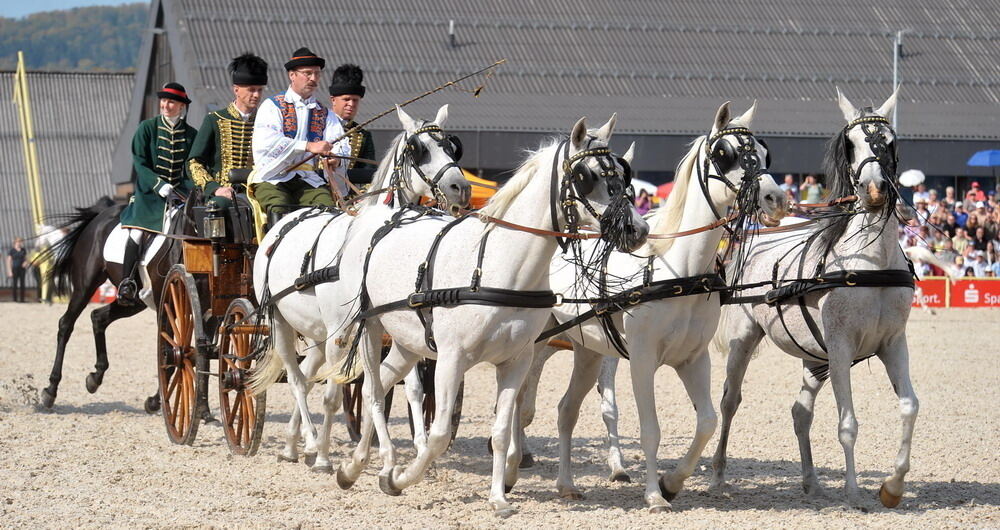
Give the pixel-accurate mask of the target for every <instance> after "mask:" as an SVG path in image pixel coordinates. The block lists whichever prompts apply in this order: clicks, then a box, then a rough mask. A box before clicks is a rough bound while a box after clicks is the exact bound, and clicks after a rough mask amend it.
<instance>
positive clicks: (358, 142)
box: [344, 120, 375, 169]
mask: <svg viewBox="0 0 1000 530" xmlns="http://www.w3.org/2000/svg"><path fill="white" fill-rule="evenodd" d="M357 125H358V124H357V123H355V122H354V120H351V121H348V122H346V123H344V130H345V131H347V130H350V129H351V127H356V126H357ZM348 138H349V139H350V141H351V156H354V157H358V158H367V159H368V160H375V142H373V141H372V133H370V132H368V131H367V130H365V129H361V130H360V131H358V132H355V133H351V134H350V135H349V136H348ZM368 167H375V166H372V165H371V164H365V163H364V162H358V161H357V160H351V165H350V166H347V168H348V169H359V168H368Z"/></svg>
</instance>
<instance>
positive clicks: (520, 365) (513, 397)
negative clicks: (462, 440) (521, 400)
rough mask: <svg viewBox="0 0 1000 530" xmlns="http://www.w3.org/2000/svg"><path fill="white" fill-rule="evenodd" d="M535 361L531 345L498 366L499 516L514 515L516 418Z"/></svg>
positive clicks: (495, 484)
mask: <svg viewBox="0 0 1000 530" xmlns="http://www.w3.org/2000/svg"><path fill="white" fill-rule="evenodd" d="M533 358H534V355H532V348H531V345H528V346H527V347H525V348H524V350H523V351H521V352H520V354H519V355H518V356H517V357H515V358H513V359H509V360H507V361H506V362H503V363H501V364H499V365H498V366H497V401H496V403H497V412H496V421H494V422H493V432H492V438H493V481H492V484H491V485H490V505H491V506H492V507H493V513H494V514H495V515H497V516H498V517H507V516H509V515H511V514H513V513H514V508H513V507H512V506H511V505H510V503H508V502H507V498H506V495H507V493H508V492H510V490H511V489H513V487H514V484H515V483H516V482H517V472H518V464H519V463H520V462H521V446H520V441H519V440H515V439H513V438H514V437H513V436H512V434H513V427H514V422H515V421H518V422H520V420H519V419H517V417H516V416H515V414H516V413H517V412H518V410H517V409H518V407H517V394H518V392H519V391H520V390H521V385H522V384H523V383H524V377H525V376H526V375H528V369H529V368H531V363H532V359H533ZM449 435H450V433H449ZM446 447H447V446H446Z"/></svg>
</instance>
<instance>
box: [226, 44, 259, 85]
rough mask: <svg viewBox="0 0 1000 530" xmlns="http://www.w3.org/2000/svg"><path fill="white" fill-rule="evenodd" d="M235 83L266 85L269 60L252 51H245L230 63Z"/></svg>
mask: <svg viewBox="0 0 1000 530" xmlns="http://www.w3.org/2000/svg"><path fill="white" fill-rule="evenodd" d="M229 75H230V76H231V77H232V79H233V84H234V85H266V84H267V62H266V61H264V59H261V58H260V57H257V56H256V55H254V54H252V53H249V52H247V53H244V54H243V55H240V56H239V57H237V58H235V59H233V62H231V63H229Z"/></svg>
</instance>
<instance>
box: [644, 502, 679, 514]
mask: <svg viewBox="0 0 1000 530" xmlns="http://www.w3.org/2000/svg"><path fill="white" fill-rule="evenodd" d="M672 511H673V509H671V508H670V506H667V505H663V504H657V505H656V506H650V507H649V513H668V512H672Z"/></svg>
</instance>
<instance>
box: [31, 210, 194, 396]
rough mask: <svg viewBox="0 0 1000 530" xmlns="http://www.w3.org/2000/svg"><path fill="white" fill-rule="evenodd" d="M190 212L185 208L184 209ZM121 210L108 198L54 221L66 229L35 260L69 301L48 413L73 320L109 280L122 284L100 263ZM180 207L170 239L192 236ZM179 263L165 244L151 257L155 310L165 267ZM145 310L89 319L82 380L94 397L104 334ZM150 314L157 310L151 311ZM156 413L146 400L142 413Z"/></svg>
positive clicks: (116, 270)
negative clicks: (46, 266)
mask: <svg viewBox="0 0 1000 530" xmlns="http://www.w3.org/2000/svg"><path fill="white" fill-rule="evenodd" d="M188 206H190V204H189V205H188ZM124 208H125V205H124V204H116V203H115V202H114V201H112V200H111V199H110V198H108V197H103V198H101V199H100V200H99V201H98V202H97V203H95V204H94V205H93V206H89V207H87V208H77V212H76V213H75V214H67V215H63V216H56V217H55V219H54V221H55V223H56V224H58V226H59V228H65V229H68V230H69V231H68V233H67V234H66V236H65V237H63V238H62V239H61V240H60V241H59V242H58V243H57V244H55V245H53V246H52V247H50V248H49V249H48V250H47V251H46V252H45V253H43V254H42V255H41V256H39V259H40V260H44V259H51V260H52V262H53V263H52V269H51V271H50V272H49V274H50V278H51V279H52V280H53V284H54V291H55V293H56V294H57V295H68V296H69V297H70V301H69V306H68V307H67V308H66V312H65V313H63V316H62V317H61V318H60V319H59V335H58V338H57V341H56V358H55V361H54V363H53V365H52V373H51V374H50V375H49V386H48V387H47V388H45V389H43V390H42V396H41V397H42V404H43V405H45V407H46V408H51V407H52V405H53V404H54V403H55V400H56V394H57V391H58V389H59V381H60V380H62V365H63V356H64V355H65V353H66V343H67V342H69V338H70V335H72V334H73V327H74V325H75V324H76V320H77V318H79V317H80V313H82V312H83V310H84V308H85V307H86V306H87V303H88V302H89V301H90V297H91V295H93V293H94V291H95V290H97V288H98V287H99V286H100V285H101V284H102V283H104V281H105V280H107V279H110V280H111V282H112V283H113V284H115V285H118V284H119V283H120V282H121V279H122V265H121V264H120V263H111V262H107V261H105V260H104V243H105V241H107V239H108V236H109V235H110V234H111V232H112V231H113V230H114V229H115V226H117V225H118V222H119V219H118V216H119V214H121V212H122V210H123V209H124ZM188 211H189V208H187V207H185V208H184V211H183V213H182V214H181V215H179V216H177V219H179V221H178V222H176V223H174V226H175V228H174V229H173V230H171V232H172V233H193V223H192V222H191V220H190V219H191V217H190V216H189V215H188ZM179 261H180V245H176V244H174V240H172V239H168V240H167V242H166V243H165V244H164V245H163V247H162V248H161V250H160V251H159V252H157V255H156V257H155V258H154V259H153V260H152V262H151V263H150V264H149V265H148V267H147V268H148V271H149V277H150V280H151V282H152V285H151V286H143V287H150V288H151V289H152V294H153V300H154V304H155V306H159V302H160V300H159V299H160V293H161V291H162V286H163V285H162V284H163V279H164V277H165V276H166V273H167V271H168V270H169V269H170V266H171V265H172V264H174V263H178V262H179ZM145 308H146V305H145V304H144V303H142V302H140V303H138V304H135V305H123V304H121V303H119V302H118V300H115V301H114V302H111V303H110V304H107V305H105V306H103V307H99V308H97V309H95V310H94V311H93V312H92V313H91V314H90V319H91V321H92V322H93V328H94V343H95V346H96V348H97V363H96V364H95V365H94V369H95V370H94V371H93V372H91V373H90V374H89V375H87V380H86V384H87V391H88V392H90V393H91V394H93V393H94V392H97V389H98V388H100V386H101V383H102V382H103V381H104V374H105V372H107V370H108V367H109V363H108V348H107V341H106V340H105V337H104V330H105V329H107V327H108V326H109V325H111V323H112V322H114V321H116V320H118V319H121V318H128V317H130V316H132V315H135V314H137V313H139V312H141V311H142V310H143V309H145ZM151 309H153V310H154V311H155V310H156V307H153V308H151ZM159 407H160V398H159V394H154V395H152V396H150V397H148V398H146V403H145V408H146V412H150V413H152V412H155V411H156V410H158V409H159Z"/></svg>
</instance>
